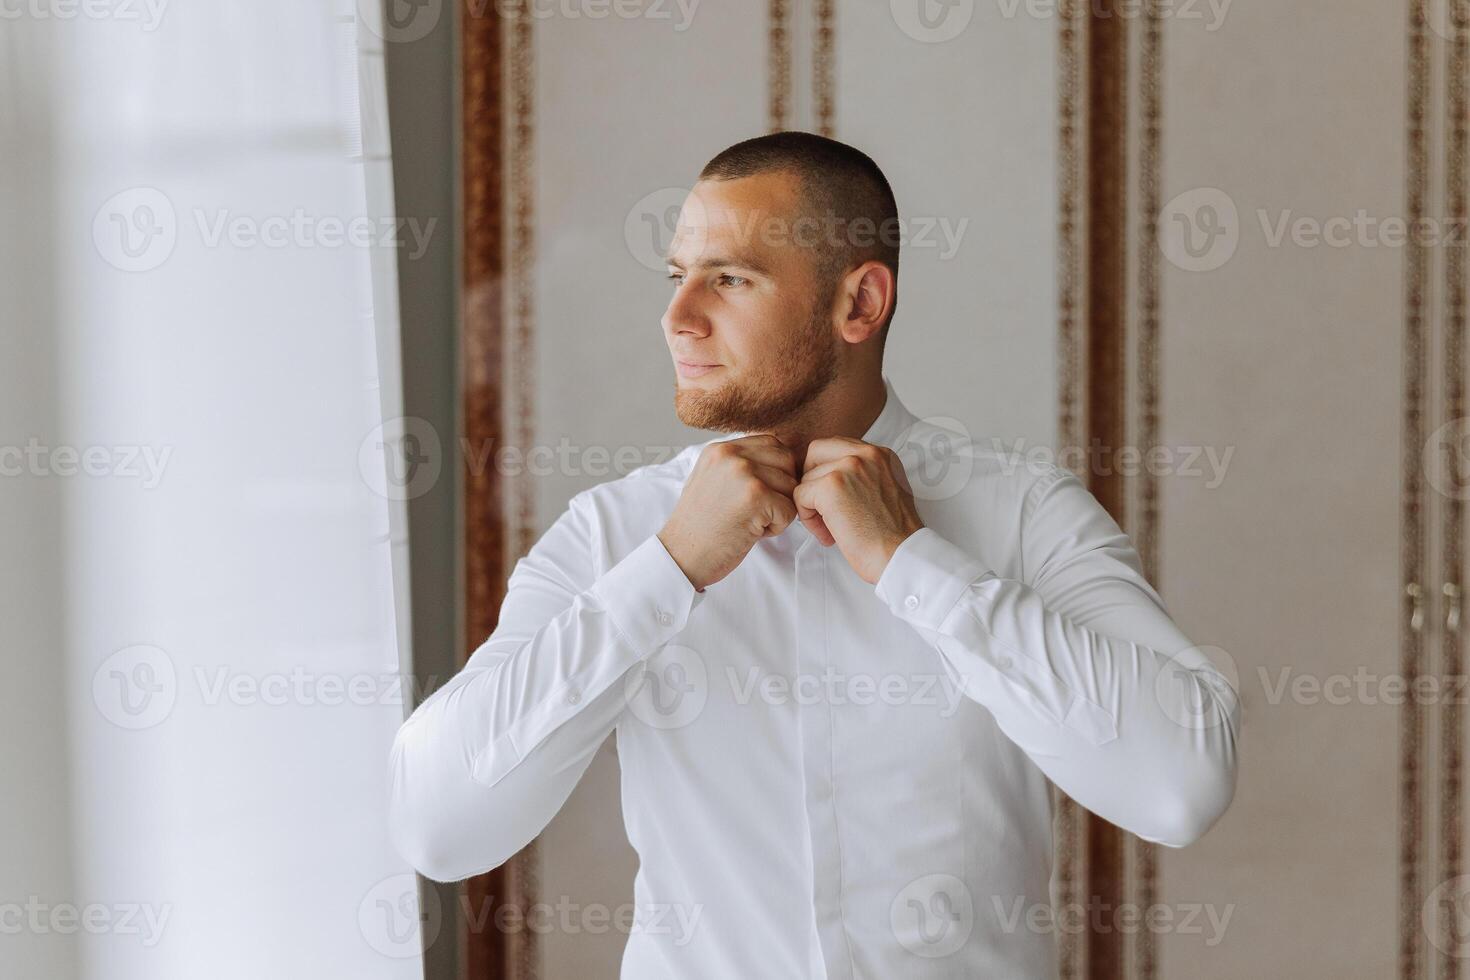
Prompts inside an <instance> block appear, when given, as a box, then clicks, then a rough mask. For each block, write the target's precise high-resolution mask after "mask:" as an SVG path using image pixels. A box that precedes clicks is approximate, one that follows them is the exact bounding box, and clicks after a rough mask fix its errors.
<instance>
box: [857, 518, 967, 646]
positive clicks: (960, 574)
mask: <svg viewBox="0 0 1470 980" xmlns="http://www.w3.org/2000/svg"><path fill="white" fill-rule="evenodd" d="M993 575H994V573H993V572H991V570H990V568H989V567H988V566H986V564H985V563H984V562H983V561H980V560H979V559H977V558H974V557H972V556H970V555H969V554H968V553H966V552H965V551H964V550H962V549H961V548H959V547H958V546H956V545H954V544H952V543H950V541H948V540H947V539H946V538H945V537H944V536H943V535H941V534H940V533H939V532H938V531H936V530H934V529H933V528H931V527H921V528H919V529H918V530H917V531H915V532H914V533H913V534H910V535H909V536H908V537H907V538H904V539H903V543H902V544H900V545H899V546H898V548H897V550H895V551H894V552H893V557H891V558H890V559H889V560H888V565H887V567H885V568H884V569H883V573H882V574H881V575H879V576H878V581H877V583H876V584H875V585H874V586H873V591H874V593H875V594H876V595H877V596H878V598H879V599H880V600H881V601H882V602H883V604H884V605H886V606H887V607H888V608H889V609H890V610H891V611H892V612H893V615H895V616H897V617H898V618H899V619H902V620H903V621H904V622H906V623H909V624H910V625H912V626H916V627H920V628H923V629H926V630H933V631H938V630H939V624H940V623H943V622H944V620H945V618H946V617H948V616H949V613H950V610H952V609H954V607H955V604H956V603H958V602H959V601H960V596H962V595H964V594H965V590H966V589H968V588H969V587H970V585H971V583H973V582H975V581H977V580H979V579H981V578H985V577H989V576H993Z"/></svg>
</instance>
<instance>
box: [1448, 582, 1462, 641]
mask: <svg viewBox="0 0 1470 980" xmlns="http://www.w3.org/2000/svg"><path fill="white" fill-rule="evenodd" d="M1444 597H1445V599H1446V606H1447V609H1446V611H1445V614H1444V628H1445V629H1447V630H1449V631H1450V632H1451V633H1458V632H1459V631H1460V587H1459V586H1458V585H1456V584H1455V583H1454V582H1446V583H1445V584H1444Z"/></svg>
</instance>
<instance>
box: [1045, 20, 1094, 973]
mask: <svg viewBox="0 0 1470 980" xmlns="http://www.w3.org/2000/svg"><path fill="white" fill-rule="evenodd" d="M1079 3H1080V0H1062V3H1061V7H1060V13H1061V17H1060V18H1059V19H1058V21H1059V23H1060V25H1061V27H1060V34H1059V35H1058V38H1057V59H1058V61H1057V175H1058V181H1057V191H1058V193H1057V196H1058V200H1057V371H1058V376H1057V394H1058V413H1057V443H1058V445H1057V448H1058V450H1062V449H1064V448H1067V447H1077V446H1081V445H1082V442H1083V439H1082V413H1081V407H1080V403H1081V394H1082V364H1081V361H1082V355H1081V333H1080V328H1079V323H1078V316H1079V315H1080V314H1079V311H1080V309H1081V304H1082V298H1081V297H1082V287H1083V274H1084V270H1083V268H1082V248H1081V235H1082V220H1083V215H1082V208H1081V180H1082V178H1081V171H1082V158H1081V153H1080V147H1079V142H1080V139H1081V128H1082V104H1081V95H1082V65H1083V54H1082V25H1081V22H1080V21H1079V19H1078V15H1079V9H1080V8H1079ZM1064 458H1067V459H1080V458H1081V457H1080V456H1066V457H1064ZM1078 475H1079V476H1082V475H1083V474H1082V473H1079V474H1078ZM1052 799H1053V804H1054V809H1055V821H1054V835H1055V845H1054V848H1055V852H1056V858H1055V860H1056V878H1057V894H1056V901H1057V902H1058V904H1059V905H1060V906H1061V907H1063V908H1075V907H1076V906H1077V905H1078V903H1080V902H1081V901H1082V898H1083V876H1084V874H1085V869H1084V868H1083V866H1082V862H1081V853H1080V852H1081V839H1082V821H1083V818H1084V817H1085V812H1084V811H1083V810H1082V808H1081V807H1079V806H1078V805H1077V804H1076V803H1074V802H1073V801H1072V800H1071V798H1070V797H1068V796H1067V795H1065V794H1064V793H1062V792H1061V791H1060V790H1058V789H1056V788H1055V787H1053V788H1052ZM1086 951H1087V945H1086V943H1085V942H1083V941H1082V940H1081V937H1079V936H1078V935H1077V934H1076V933H1075V932H1073V931H1072V930H1063V931H1062V933H1061V934H1060V935H1059V936H1058V946H1057V952H1058V974H1059V976H1060V977H1061V980H1078V978H1080V977H1083V976H1085V975H1086V974H1085V970H1086V966H1087V964H1086V958H1085V953H1086Z"/></svg>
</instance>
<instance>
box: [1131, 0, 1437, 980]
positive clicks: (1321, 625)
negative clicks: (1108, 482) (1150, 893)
mask: <svg viewBox="0 0 1470 980" xmlns="http://www.w3.org/2000/svg"><path fill="white" fill-rule="evenodd" d="M1417 6H1418V4H1417V0H1412V2H1411V3H1410V4H1408V7H1407V9H1406V5H1405V4H1403V3H1397V4H1395V3H1381V2H1376V0H1299V2H1294V3H1291V4H1271V3H1255V4H1247V3H1237V4H1234V5H1232V6H1229V7H1228V11H1227V12H1226V13H1225V14H1224V16H1223V19H1222V20H1220V21H1219V23H1218V24H1217V25H1216V26H1215V28H1214V29H1211V26H1210V21H1209V20H1208V18H1207V19H1205V20H1185V19H1178V18H1176V19H1172V20H1169V21H1167V22H1166V26H1165V45H1166V51H1167V56H1166V58H1165V59H1164V70H1163V91H1164V93H1165V95H1164V112H1163V129H1162V133H1163V137H1162V138H1163V147H1162V159H1163V161H1164V164H1163V167H1162V172H1161V177H1162V186H1161V192H1160V200H1161V202H1162V203H1161V209H1160V216H1159V222H1158V226H1157V227H1158V232H1159V245H1160V248H1161V251H1162V253H1163V257H1164V262H1163V263H1162V264H1161V267H1160V268H1161V280H1160V284H1161V307H1160V310H1161V317H1160V324H1161V329H1160V350H1159V352H1158V370H1159V381H1160V391H1159V395H1158V401H1157V405H1158V413H1159V426H1160V432H1161V436H1162V442H1163V444H1164V445H1166V446H1170V447H1175V448H1176V449H1183V450H1186V451H1188V452H1193V451H1196V450H1198V451H1201V452H1202V454H1203V455H1202V456H1201V457H1200V458H1199V459H1198V460H1197V466H1196V467H1193V468H1191V469H1188V470H1185V469H1180V470H1179V471H1177V472H1173V473H1170V474H1169V475H1167V476H1165V477H1164V478H1162V479H1161V481H1160V483H1159V487H1160V496H1159V507H1160V512H1161V513H1160V522H1159V540H1158V544H1159V573H1158V584H1159V586H1160V589H1161V591H1162V593H1163V595H1164V597H1165V600H1166V601H1167V603H1168V605H1169V607H1170V610H1171V611H1172V612H1173V613H1174V614H1175V616H1176V617H1177V619H1178V620H1179V622H1180V623H1181V624H1182V625H1183V626H1184V628H1185V630H1186V632H1187V633H1188V634H1189V635H1190V636H1191V638H1192V639H1194V640H1195V641H1196V642H1197V643H1199V644H1201V645H1209V646H1213V647H1217V648H1219V649H1218V650H1217V651H1215V653H1216V654H1217V657H1216V659H1217V660H1223V661H1226V662H1228V663H1230V664H1232V665H1233V667H1234V669H1235V671H1236V672H1237V674H1238V677H1239V683H1240V690H1241V695H1242V703H1243V710H1244V717H1243V725H1242V732H1243V735H1242V738H1241V741H1240V744H1239V762H1240V768H1239V784H1238V789H1237V792H1236V797H1235V801H1234V804H1233V806H1232V807H1231V809H1230V811H1229V812H1228V813H1227V815H1226V816H1225V817H1224V819H1223V820H1222V821H1221V822H1220V823H1219V824H1218V825H1217V826H1216V828H1215V829H1214V830H1213V831H1211V832H1210V833H1209V834H1208V835H1207V836H1206V837H1205V838H1203V839H1202V840H1201V841H1199V842H1198V843H1197V844H1195V845H1193V846H1191V847H1189V848H1188V849H1185V850H1183V851H1178V852H1163V853H1162V854H1161V855H1160V856H1159V861H1158V869H1157V870H1158V890H1159V895H1160V901H1162V902H1164V903H1165V904H1166V905H1167V906H1168V907H1169V909H1170V910H1171V911H1172V913H1173V916H1174V918H1173V921H1174V923H1175V926H1174V927H1173V928H1169V929H1167V930H1164V931H1162V932H1161V933H1160V934H1159V936H1158V938H1157V943H1158V951H1159V959H1158V972H1159V974H1160V975H1162V976H1168V977H1181V978H1182V977H1189V978H1192V980H1213V978H1221V980H1225V978H1231V980H1233V978H1238V977H1243V976H1278V977H1303V978H1305V977H1343V976H1353V977H1369V976H1373V977H1387V976H1394V975H1396V971H1398V970H1399V969H1400V964H1399V957H1400V949H1401V945H1402V936H1401V933H1404V932H1405V931H1406V930H1407V932H1408V933H1410V934H1412V933H1414V930H1417V929H1418V923H1417V921H1416V915H1417V906H1415V905H1414V902H1413V900H1412V899H1406V897H1405V895H1404V894H1401V890H1402V888H1403V885H1404V881H1405V876H1406V874H1409V875H1411V874H1412V871H1413V867H1414V862H1415V860H1416V858H1415V855H1414V848H1415V843H1414V842H1415V841H1416V840H1417V833H1416V832H1415V831H1414V830H1413V828H1412V826H1406V824H1405V823H1404V821H1405V820H1412V819H1413V813H1414V799H1413V783H1414V780H1415V779H1417V778H1419V776H1420V773H1419V767H1420V765H1421V763H1420V762H1419V761H1417V760H1418V757H1417V755H1416V754H1415V753H1414V751H1411V752H1410V754H1409V755H1408V756H1405V754H1404V752H1405V743H1404V741H1403V740H1402V738H1401V735H1402V734H1403V729H1404V725H1405V719H1406V708H1405V705H1404V702H1405V700H1406V699H1405V696H1404V693H1403V691H1402V681H1401V679H1400V675H1401V673H1402V665H1401V663H1400V660H1401V656H1402V655H1403V653H1404V651H1405V647H1404V643H1405V642H1410V643H1415V642H1418V641H1405V639H1404V635H1403V634H1405V633H1406V632H1407V631H1408V626H1407V623H1408V617H1407V613H1406V609H1407V606H1406V603H1405V602H1404V601H1402V600H1401V597H1402V595H1403V587H1404V585H1405V581H1404V580H1403V579H1402V578H1401V572H1402V571H1403V568H1401V564H1402V563H1403V562H1404V561H1408V562H1409V567H1411V568H1418V567H1419V564H1420V559H1419V557H1418V555H1419V553H1420V552H1421V551H1422V550H1423V548H1422V545H1420V544H1415V543H1414V541H1416V540H1417V537H1416V535H1417V534H1418V533H1419V532H1418V531H1416V530H1415V529H1416V528H1417V527H1419V523H1420V518H1419V517H1417V516H1416V517H1410V518H1405V516H1404V514H1405V511H1406V509H1409V510H1412V511H1413V512H1414V513H1415V514H1418V513H1420V511H1421V510H1422V508H1419V507H1418V505H1417V503H1416V502H1415V501H1413V500H1412V499H1408V498H1407V497H1406V491H1405V487H1406V485H1407V486H1409V487H1410V488H1411V489H1410V494H1412V487H1413V486H1414V485H1416V483H1417V479H1416V473H1417V468H1418V462H1417V460H1416V458H1415V455H1414V453H1413V452H1411V451H1410V450H1413V449H1414V447H1413V446H1406V445H1405V443H1404V438H1405V437H1404V436H1403V434H1402V433H1401V429H1403V428H1404V426H1405V419H1406V412H1408V411H1411V410H1414V409H1412V408H1411V406H1410V405H1407V404H1406V399H1416V400H1417V397H1418V395H1417V394H1416V391H1415V384H1417V382H1415V383H1414V384H1408V385H1406V384H1405V382H1404V375H1405V365H1406V362H1405V356H1406V353H1408V356H1409V358H1410V360H1409V362H1408V363H1409V364H1410V365H1412V364H1414V363H1417V361H1416V359H1417V358H1418V357H1419V354H1418V353H1417V351H1418V348H1419V345H1420V343H1421V337H1422V333H1423V331H1425V330H1427V329H1428V327H1429V325H1430V323H1429V319H1428V318H1426V316H1425V314H1426V313H1427V312H1428V309H1429V306H1428V304H1429V301H1430V295H1431V293H1430V289H1431V285H1432V280H1431V277H1432V271H1431V269H1430V267H1429V266H1430V264H1431V263H1430V261H1429V257H1428V256H1427V255H1426V253H1425V251H1424V250H1423V249H1421V248H1417V247H1413V246H1410V245H1408V244H1406V241H1405V238H1406V235H1405V221H1406V219H1409V218H1412V217H1413V215H1414V211H1413V210H1412V209H1414V208H1419V209H1424V208H1427V207H1429V206H1430V199H1429V198H1428V197H1426V193H1427V189H1428V184H1427V182H1426V169H1427V168H1429V167H1430V163H1431V157H1430V154H1431V152H1432V151H1433V148H1432V146H1431V145H1430V142H1429V141H1427V140H1426V136H1425V133H1424V132H1423V129H1422V126H1421V125H1419V124H1418V123H1416V122H1415V121H1414V120H1415V119H1416V118H1421V116H1420V114H1426V115H1424V116H1422V118H1424V119H1425V121H1426V122H1427V118H1428V117H1427V113H1429V112H1430V111H1431V109H1432V106H1431V105H1430V104H1429V84H1428V78H1427V76H1426V72H1427V70H1428V69H1427V66H1426V65H1425V64H1424V63H1423V52H1424V50H1425V49H1426V46H1427V45H1428V44H1429V43H1430V42H1431V40H1432V39H1433V35H1432V32H1429V31H1427V29H1426V28H1425V27H1424V26H1423V19H1422V16H1420V13H1421V12H1419V11H1417V10H1415V9H1413V8H1416V7H1417ZM1410 25H1412V26H1410ZM1406 30H1407V31H1408V32H1409V34H1410V37H1409V39H1408V41H1407V43H1406ZM1435 166H1436V167H1437V163H1436V164H1435ZM1410 373H1411V374H1412V373H1413V372H1410ZM1410 431H1417V430H1414V429H1412V427H1411V429H1410ZM1424 435H1426V436H1427V432H1426V433H1424ZM1181 458H1183V457H1181ZM1406 468H1407V469H1406ZM1406 499H1407V500H1408V505H1406ZM1406 556H1407V558H1406ZM1404 574H1406V575H1408V577H1409V578H1410V579H1411V580H1412V579H1414V578H1417V577H1418V575H1417V574H1416V573H1413V572H1404ZM1421 626H1422V630H1421V631H1420V632H1419V633H1416V634H1415V635H1416V636H1422V635H1423V631H1427V630H1428V629H1429V628H1430V627H1431V626H1432V623H1431V622H1430V621H1429V620H1428V619H1426V620H1425V621H1424V622H1423V623H1422V624H1421ZM1409 748H1410V749H1411V750H1413V746H1412V745H1410V746H1409ZM1401 913H1403V915H1402V917H1401ZM1411 920H1415V921H1411ZM1410 938H1411V939H1412V935H1411V937H1410ZM1412 975H1416V976H1417V975H1426V976H1427V975H1428V974H1417V973H1416V974H1412Z"/></svg>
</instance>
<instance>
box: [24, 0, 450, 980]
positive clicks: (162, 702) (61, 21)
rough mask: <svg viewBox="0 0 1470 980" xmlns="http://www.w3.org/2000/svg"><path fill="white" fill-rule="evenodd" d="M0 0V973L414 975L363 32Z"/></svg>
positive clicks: (127, 7)
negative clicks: (402, 824) (397, 769)
mask: <svg viewBox="0 0 1470 980" xmlns="http://www.w3.org/2000/svg"><path fill="white" fill-rule="evenodd" d="M365 6H368V5H365ZM0 12H3V14H4V16H3V17H0V58H3V64H0V213H3V214H5V215H6V219H5V220H4V221H3V222H0V539H3V540H4V542H5V547H4V548H3V549H0V643H3V650H0V665H3V671H4V674H3V677H0V779H3V782H4V786H5V796H6V800H5V804H4V806H3V807H0V837H3V841H4V843H3V845H0V975H3V976H7V977H37V978H39V977H46V978H93V977H107V978H118V980H132V978H137V980H144V978H147V980H172V978H178V980H185V978H188V980H195V978H198V977H212V978H234V977H239V978H250V980H258V978H263V977H272V978H274V977H314V978H319V977H351V978H355V980H363V978H379V977H381V978H389V977H392V978H407V977H417V976H419V972H420V966H419V957H418V950H419V947H420V943H421V941H422V940H421V936H420V934H419V930H420V924H421V923H422V927H423V929H424V930H426V931H428V930H433V931H437V930H438V928H439V922H440V915H439V910H436V909H426V910H424V913H425V914H424V915H422V916H420V914H419V910H418V909H417V908H416V907H415V906H414V879H413V878H412V876H411V874H410V873H409V870H408V868H407V866H406V865H405V864H404V863H403V862H402V861H401V860H400V859H399V858H398V857H397V856H396V854H395V853H394V852H393V850H392V848H391V846H390V844H389V841H388V837H387V833H386V828H385V825H384V819H383V798H384V792H385V790H384V787H385V779H384V777H385V772H386V761H385V760H386V754H387V750H388V746H389V744H390V742H391V739H392V735H393V732H394V730H395V728H396V726H397V724H398V723H399V721H400V720H401V718H402V716H403V713H404V704H405V701H406V700H407V699H408V698H409V697H410V692H409V691H407V690H406V689H404V688H403V687H402V686H401V685H400V683H399V680H398V678H399V676H400V658H401V659H402V661H403V662H407V660H408V656H407V650H406V649H405V647H404V643H403V640H402V638H403V637H406V636H407V635H408V633H407V625H408V624H407V619H406V608H405V607H404V606H403V602H404V600H405V597H406V595H407V590H406V586H407V583H406V581H405V573H404V571H403V569H404V566H405V563H404V561H403V560H402V559H403V555H404V554H405V542H404V540H403V526H404V523H403V511H402V507H403V503H402V498H403V497H404V496H405V494H404V493H403V492H402V488H401V486H400V483H401V478H402V476H403V474H402V473H401V472H400V471H399V469H398V468H397V467H396V466H395V467H385V453H391V452H392V451H394V449H395V447H396V443H395V439H394V436H395V434H396V433H397V432H398V428H399V426H398V423H397V422H396V421H395V420H396V417H397V416H398V415H399V414H401V408H400V379H399V364H398V355H397V351H398V322H397V317H398V313H397V302H396V287H395V281H394V261H395V254H396V250H397V249H398V248H399V247H400V246H399V245H397V244H396V241H399V240H401V241H404V242H406V244H405V245H403V246H402V247H406V248H413V247H415V242H416V239H415V235H414V233H411V231H412V232H416V233H417V234H418V236H419V237H418V239H417V241H418V242H419V243H421V242H422V239H423V237H424V236H425V235H427V234H445V233H447V232H448V229H437V228H430V229H427V230H426V229H424V228H423V227H421V226H418V227H415V228H413V229H409V228H408V227H407V226H406V225H408V224H414V223H413V222H406V224H400V223H398V222H395V221H394V220H393V219H392V218H391V215H392V213H393V204H392V195H391V182H390V179H389V178H390V175H391V163H390V161H389V159H388V154H387V145H388V140H387V132H386V111H385V105H386V100H385V93H384V91H383V71H382V52H381V43H382V42H381V41H379V40H378V36H377V35H376V34H375V33H374V32H373V31H372V30H364V29H362V26H361V23H360V21H361V13H360V12H359V10H358V9H357V5H355V4H353V3H351V2H347V3H342V2H336V3H334V2H329V0H251V2H249V3H236V2H227V0H193V2H190V3H187V4H185V3H171V2H168V0H151V2H150V0H136V2H127V3H124V2H121V0H119V2H97V3H66V2H60V0H37V2H27V3H23V4H22V3H16V4H7V5H6V6H5V7H4V9H3V11H0ZM368 13H370V14H371V13H374V12H373V11H371V10H368ZM385 447H386V449H385ZM445 478H447V476H446V477H445ZM395 580H396V588H395ZM395 596H396V597H397V600H398V601H395ZM446 601H449V599H448V597H446ZM430 938H432V937H430Z"/></svg>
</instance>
